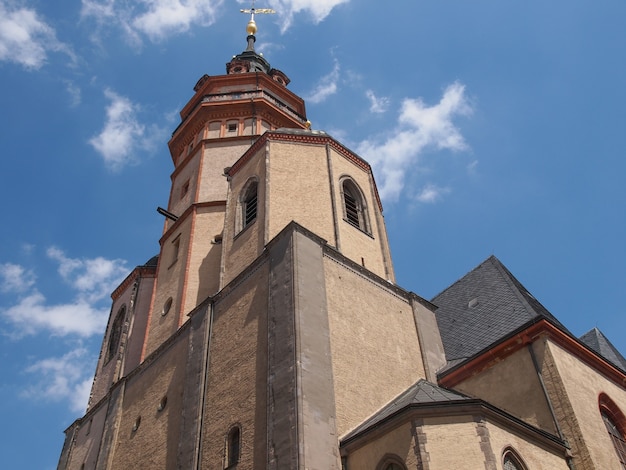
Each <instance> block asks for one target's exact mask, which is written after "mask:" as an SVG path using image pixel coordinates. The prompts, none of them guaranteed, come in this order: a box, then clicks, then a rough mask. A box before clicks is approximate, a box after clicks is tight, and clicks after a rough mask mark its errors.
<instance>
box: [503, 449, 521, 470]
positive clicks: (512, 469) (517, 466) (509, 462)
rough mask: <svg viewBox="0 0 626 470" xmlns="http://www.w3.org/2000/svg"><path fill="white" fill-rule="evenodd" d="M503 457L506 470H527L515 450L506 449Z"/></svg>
mask: <svg viewBox="0 0 626 470" xmlns="http://www.w3.org/2000/svg"><path fill="white" fill-rule="evenodd" d="M502 455H503V468H504V470H526V466H525V465H524V464H523V463H522V459H521V458H520V457H519V455H517V453H516V452H515V451H514V450H513V449H511V448H508V449H506V450H505V451H504V454H502Z"/></svg>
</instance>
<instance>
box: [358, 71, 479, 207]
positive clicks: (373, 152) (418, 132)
mask: <svg viewBox="0 0 626 470" xmlns="http://www.w3.org/2000/svg"><path fill="white" fill-rule="evenodd" d="M471 113H472V108H471V106H470V104H469V101H468V99H467V97H466V95H465V86H464V85H462V84H461V83H459V82H455V83H453V84H452V85H450V86H448V87H447V88H446V89H445V91H444V93H443V96H442V98H441V100H440V101H439V103H437V104H436V105H434V106H428V105H426V104H425V103H424V102H423V101H422V100H421V99H420V98H418V99H410V98H406V99H405V100H404V101H403V102H402V106H401V110H400V115H399V117H398V127H397V128H396V129H394V130H393V132H391V133H390V135H388V136H382V137H381V138H379V139H372V140H365V141H363V142H361V143H360V144H359V145H358V146H357V151H358V152H359V154H360V155H362V156H363V157H364V158H365V159H367V160H368V161H369V162H370V163H372V165H373V167H374V171H375V172H376V173H377V177H378V178H379V181H381V182H382V184H381V185H380V187H379V190H380V194H381V197H383V198H384V199H387V200H390V201H394V200H397V199H398V197H399V195H400V193H401V192H402V190H403V188H404V182H405V178H406V176H407V174H409V173H411V172H412V171H415V170H416V168H417V166H418V164H419V159H420V156H421V155H422V153H423V151H424V150H425V149H427V148H430V147H433V148H435V149H448V150H453V151H460V150H466V149H467V148H468V146H467V143H466V142H465V139H464V138H463V136H462V135H461V132H460V131H459V129H458V128H457V127H456V126H455V124H454V123H453V119H454V118H456V117H458V116H468V115H470V114H471Z"/></svg>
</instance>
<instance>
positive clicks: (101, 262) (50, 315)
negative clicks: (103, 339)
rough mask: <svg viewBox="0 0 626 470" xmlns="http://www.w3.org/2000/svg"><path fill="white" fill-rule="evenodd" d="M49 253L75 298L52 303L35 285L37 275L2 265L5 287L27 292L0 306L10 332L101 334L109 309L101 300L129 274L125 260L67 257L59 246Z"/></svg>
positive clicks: (19, 335)
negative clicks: (7, 305) (4, 305)
mask: <svg viewBox="0 0 626 470" xmlns="http://www.w3.org/2000/svg"><path fill="white" fill-rule="evenodd" d="M47 254H48V257H49V258H51V259H53V260H55V261H57V262H58V263H59V267H58V272H59V274H60V275H61V277H62V278H63V279H64V280H65V281H66V282H67V283H68V284H69V285H70V286H71V287H72V288H73V290H74V291H75V297H74V299H73V300H72V301H70V302H65V303H58V304H50V303H49V302H48V301H47V299H46V297H45V296H44V295H43V294H42V293H41V292H40V291H39V290H38V289H37V288H36V287H35V286H34V280H35V276H34V274H32V273H31V272H29V271H26V270H25V269H24V268H23V267H21V266H18V265H13V264H10V263H6V264H3V265H0V275H1V276H2V277H3V279H4V280H5V282H4V283H3V290H4V289H5V287H6V289H7V290H10V291H11V292H14V293H17V294H22V293H24V294H23V295H22V296H21V297H20V298H19V300H18V301H17V303H15V304H14V305H12V306H10V307H6V308H1V309H0V316H1V317H2V318H3V319H4V320H5V322H7V323H9V324H10V325H11V326H12V327H13V330H12V331H11V332H10V333H9V334H10V335H11V336H13V337H15V338H19V337H23V336H27V335H35V334H38V333H41V332H47V333H50V334H53V335H57V336H68V335H75V336H79V337H85V338H86V337H89V336H92V335H94V334H100V333H102V331H104V328H105V326H106V322H107V319H108V315H109V308H108V305H106V306H101V305H100V302H101V301H104V300H105V299H106V297H107V296H108V295H109V294H110V293H111V291H112V290H113V289H114V288H115V287H117V285H119V283H120V282H121V281H122V280H123V279H124V277H125V275H126V274H127V273H128V269H127V267H126V262H125V261H123V260H108V259H105V258H102V257H97V258H90V259H74V258H68V257H67V256H66V255H65V254H64V253H63V252H62V251H61V250H59V249H58V248H50V249H49V250H48V253H47ZM15 286H17V287H19V288H21V290H17V288H16V287H15ZM25 287H27V288H25ZM107 303H108V302H107Z"/></svg>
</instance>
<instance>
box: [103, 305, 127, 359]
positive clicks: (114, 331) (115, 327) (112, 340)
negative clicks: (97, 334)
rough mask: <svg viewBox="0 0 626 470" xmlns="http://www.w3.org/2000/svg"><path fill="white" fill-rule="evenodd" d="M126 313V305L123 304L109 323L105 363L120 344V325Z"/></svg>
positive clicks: (122, 323)
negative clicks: (110, 323) (109, 329)
mask: <svg viewBox="0 0 626 470" xmlns="http://www.w3.org/2000/svg"><path fill="white" fill-rule="evenodd" d="M125 314H126V305H123V306H122V308H120V309H119V311H118V312H117V316H116V317H115V320H114V321H113V324H112V325H111V333H110V334H109V345H108V347H107V354H106V359H105V361H104V362H105V364H106V363H107V362H109V361H110V360H111V359H113V357H114V356H115V354H116V353H117V349H118V348H119V346H120V339H121V338H122V326H123V325H124V316H125Z"/></svg>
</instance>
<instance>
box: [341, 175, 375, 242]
mask: <svg viewBox="0 0 626 470" xmlns="http://www.w3.org/2000/svg"><path fill="white" fill-rule="evenodd" d="M342 191H343V208H344V219H345V220H346V222H348V223H349V224H351V225H354V226H355V227H356V228H358V229H360V230H363V231H364V232H369V226H368V221H367V211H366V209H365V201H364V199H363V196H362V195H361V191H360V190H359V189H358V188H357V186H356V185H355V184H354V183H353V182H352V181H350V180H346V181H344V182H343V184H342Z"/></svg>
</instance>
